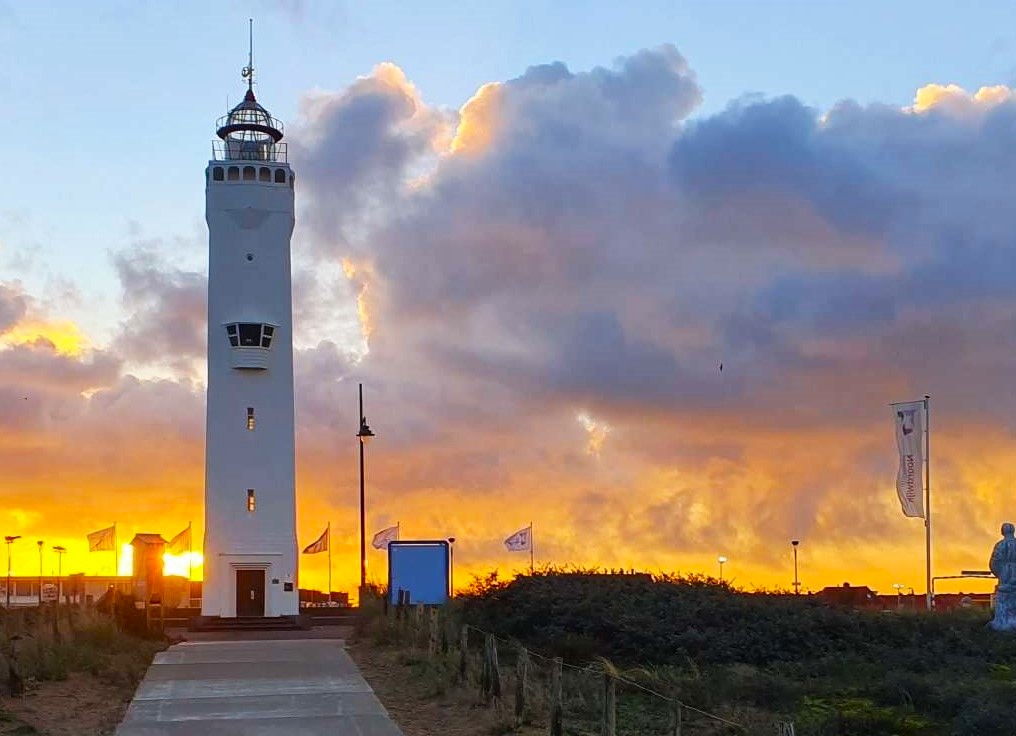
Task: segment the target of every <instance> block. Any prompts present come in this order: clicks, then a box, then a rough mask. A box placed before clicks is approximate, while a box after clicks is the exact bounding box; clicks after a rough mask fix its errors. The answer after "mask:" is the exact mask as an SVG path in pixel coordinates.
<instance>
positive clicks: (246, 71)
mask: <svg viewBox="0 0 1016 736" xmlns="http://www.w3.org/2000/svg"><path fill="white" fill-rule="evenodd" d="M247 22H248V23H249V24H250V40H249V45H248V47H247V66H245V67H244V68H243V71H242V72H241V73H240V76H242V77H243V78H244V79H246V80H247V89H249V90H250V91H251V92H253V91H254V19H253V18H248V19H247Z"/></svg>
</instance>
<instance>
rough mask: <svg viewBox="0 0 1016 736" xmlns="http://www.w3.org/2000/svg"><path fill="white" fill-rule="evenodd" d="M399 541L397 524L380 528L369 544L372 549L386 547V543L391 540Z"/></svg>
mask: <svg viewBox="0 0 1016 736" xmlns="http://www.w3.org/2000/svg"><path fill="white" fill-rule="evenodd" d="M397 541H399V525H398V524H396V525H395V526H390V527H388V528H387V529H382V530H381V531H379V532H378V533H377V534H375V535H374V541H372V542H371V545H372V546H373V547H374V549H388V545H389V544H391V543H392V542H397Z"/></svg>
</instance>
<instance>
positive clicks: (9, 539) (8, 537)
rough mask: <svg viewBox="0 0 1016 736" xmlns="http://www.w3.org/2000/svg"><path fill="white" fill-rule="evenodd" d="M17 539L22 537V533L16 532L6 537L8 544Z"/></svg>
mask: <svg viewBox="0 0 1016 736" xmlns="http://www.w3.org/2000/svg"><path fill="white" fill-rule="evenodd" d="M15 539H21V535H20V534H15V535H13V536H11V535H8V536H6V537H4V541H5V542H7V544H10V543H11V542H13V541H14V540H15Z"/></svg>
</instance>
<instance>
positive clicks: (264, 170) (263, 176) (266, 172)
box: [258, 166, 272, 182]
mask: <svg viewBox="0 0 1016 736" xmlns="http://www.w3.org/2000/svg"><path fill="white" fill-rule="evenodd" d="M258 180H259V181H267V182H270V181H271V180H272V170H271V169H269V168H268V167H267V166H262V167H261V170H260V171H259V172H258Z"/></svg>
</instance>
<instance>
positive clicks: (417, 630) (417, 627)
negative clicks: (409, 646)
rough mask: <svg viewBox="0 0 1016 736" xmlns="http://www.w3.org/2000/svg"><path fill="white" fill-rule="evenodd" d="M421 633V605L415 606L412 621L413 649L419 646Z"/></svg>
mask: <svg viewBox="0 0 1016 736" xmlns="http://www.w3.org/2000/svg"><path fill="white" fill-rule="evenodd" d="M422 632H423V604H422V603H417V604H416V618H415V619H413V648H414V649H415V648H416V647H418V646H420V635H421V633H422Z"/></svg>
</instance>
